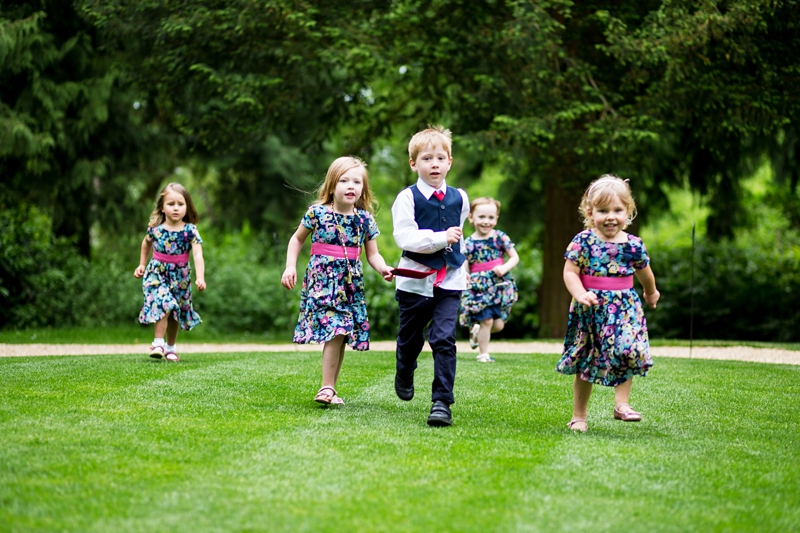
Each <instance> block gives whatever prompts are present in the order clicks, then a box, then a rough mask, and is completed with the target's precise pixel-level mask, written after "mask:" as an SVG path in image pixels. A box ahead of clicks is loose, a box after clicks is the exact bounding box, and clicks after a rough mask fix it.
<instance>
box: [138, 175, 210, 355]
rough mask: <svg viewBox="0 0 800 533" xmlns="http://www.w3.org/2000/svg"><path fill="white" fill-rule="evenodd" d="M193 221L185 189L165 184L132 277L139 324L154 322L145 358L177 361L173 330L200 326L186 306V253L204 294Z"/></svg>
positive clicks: (189, 283) (189, 305)
mask: <svg viewBox="0 0 800 533" xmlns="http://www.w3.org/2000/svg"><path fill="white" fill-rule="evenodd" d="M198 219H199V217H198V215H197V210H196V209H195V208H194V203H192V197H191V196H189V191H187V190H186V189H185V188H184V187H183V185H181V184H180V183H169V184H167V186H166V187H164V188H163V189H162V190H161V193H160V194H159V195H158V201H157V202H156V208H155V209H154V210H153V213H152V214H151V215H150V225H149V226H148V228H147V234H146V235H145V237H144V240H142V251H141V255H140V257H139V266H138V267H136V270H135V271H134V272H133V275H134V277H136V278H143V279H142V290H143V291H144V306H143V307H142V311H141V312H140V313H139V322H141V323H142V324H155V338H154V339H153V344H152V345H151V347H150V357H153V358H155V359H160V358H162V357H163V358H165V359H166V360H167V361H172V362H178V361H180V358H179V357H178V353H177V350H176V348H175V342H176V340H177V338H178V326H180V327H181V328H183V329H185V330H190V329H192V328H193V327H195V326H196V325H197V324H199V323H200V315H198V314H197V313H196V312H195V311H194V309H193V308H192V267H191V265H190V264H189V250H190V249H191V250H192V255H193V257H194V266H195V268H196V269H197V282H196V283H197V288H198V290H201V291H203V290H205V289H206V282H205V263H204V262H203V247H202V246H201V245H202V243H203V239H201V238H200V234H199V233H198V231H197V226H195V224H196V223H197V221H198ZM150 252H152V253H153V258H152V259H150ZM148 259H150V261H149V262H148ZM145 263H146V264H147V266H146V267H145ZM164 333H166V337H167V338H166V343H165V342H164Z"/></svg>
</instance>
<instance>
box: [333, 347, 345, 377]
mask: <svg viewBox="0 0 800 533" xmlns="http://www.w3.org/2000/svg"><path fill="white" fill-rule="evenodd" d="M345 346H347V344H346V343H345V342H344V337H342V346H341V347H340V348H339V366H337V367H336V377H335V378H334V379H333V383H334V385H335V384H336V383H339V373H340V372H341V371H342V363H344V348H345Z"/></svg>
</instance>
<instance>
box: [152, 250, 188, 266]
mask: <svg viewBox="0 0 800 533" xmlns="http://www.w3.org/2000/svg"><path fill="white" fill-rule="evenodd" d="M153 259H155V260H156V261H161V262H162V263H172V264H178V263H188V262H189V252H186V253H185V254H177V255H170V254H162V253H161V252H156V251H155V250H153Z"/></svg>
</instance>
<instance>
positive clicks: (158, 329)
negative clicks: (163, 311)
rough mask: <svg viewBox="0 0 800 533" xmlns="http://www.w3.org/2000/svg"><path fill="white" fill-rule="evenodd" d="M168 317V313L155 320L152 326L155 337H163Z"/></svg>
mask: <svg viewBox="0 0 800 533" xmlns="http://www.w3.org/2000/svg"><path fill="white" fill-rule="evenodd" d="M169 317H170V315H167V316H165V317H164V318H162V319H161V320H159V321H158V322H156V324H155V327H154V328H153V329H154V330H155V337H156V339H163V338H164V334H165V333H166V332H167V322H168V321H169Z"/></svg>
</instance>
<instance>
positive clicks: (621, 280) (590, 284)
mask: <svg viewBox="0 0 800 533" xmlns="http://www.w3.org/2000/svg"><path fill="white" fill-rule="evenodd" d="M581 283H583V288H584V289H587V290H588V289H595V290H598V291H624V290H627V289H632V288H633V276H625V277H611V276H587V275H586V274H581Z"/></svg>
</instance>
